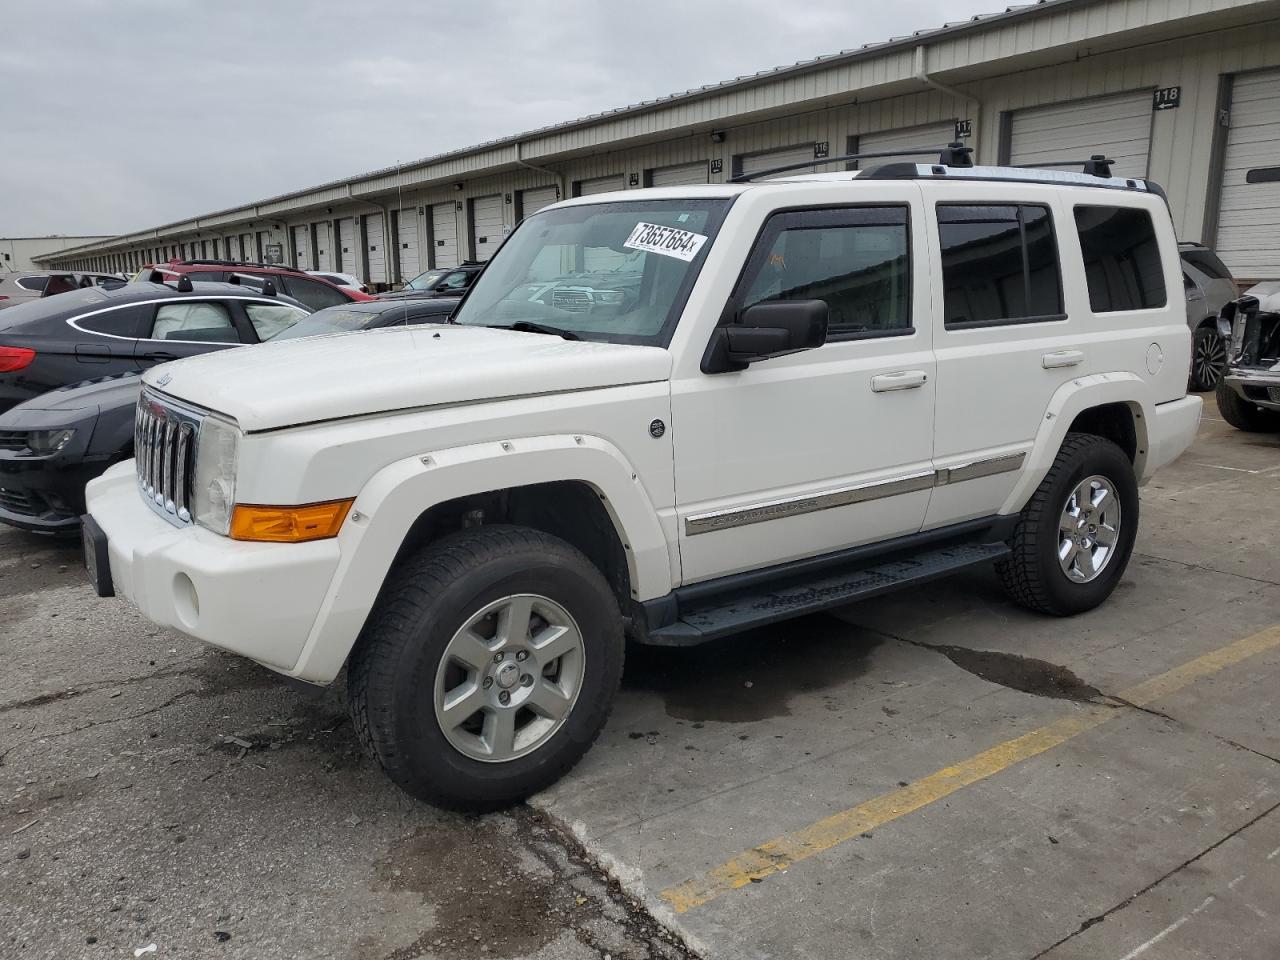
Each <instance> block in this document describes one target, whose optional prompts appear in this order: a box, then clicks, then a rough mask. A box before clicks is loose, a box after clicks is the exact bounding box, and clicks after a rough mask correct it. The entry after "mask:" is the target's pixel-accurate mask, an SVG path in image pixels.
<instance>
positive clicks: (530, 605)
mask: <svg viewBox="0 0 1280 960" xmlns="http://www.w3.org/2000/svg"><path fill="white" fill-rule="evenodd" d="M623 650H624V642H623V635H622V618H621V616H620V615H619V611H618V601H617V599H616V597H615V596H614V593H613V591H612V590H611V589H610V587H609V584H608V583H607V582H606V581H605V578H604V577H603V576H602V575H601V573H600V571H599V570H598V569H597V568H596V567H595V565H594V564H592V563H591V561H590V560H588V559H587V558H586V557H585V556H584V555H583V554H582V553H580V552H579V551H578V550H576V549H574V548H573V547H572V546H570V545H569V544H567V543H565V542H564V541H563V540H560V539H558V538H557V537H553V536H550V535H549V534H545V533H542V532H540V531H537V530H530V529H526V528H522V527H512V526H490V527H477V528H474V529H470V530H465V531H462V532H460V533H457V534H454V535H452V536H449V537H446V538H444V539H442V540H440V541H438V542H437V543H433V544H430V545H428V546H426V547H424V548H422V549H421V550H419V551H418V552H416V553H414V554H411V555H410V556H408V557H406V558H405V559H403V560H402V561H401V562H400V563H399V564H397V565H396V566H395V567H394V568H393V569H392V571H391V572H390V574H388V576H387V582H386V584H385V585H384V586H383V589H382V593H381V594H380V595H379V598H378V601H377V603H376V604H375V606H374V609H373V610H372V612H371V613H370V614H369V618H368V620H367V622H366V623H365V626H364V629H363V630H362V631H361V633H360V638H359V640H358V641H357V642H356V647H355V650H354V651H353V653H352V655H351V662H350V672H349V678H348V690H349V698H350V708H351V717H352V722H353V724H354V726H355V728H356V731H357V733H358V734H359V736H360V740H361V743H362V744H363V745H364V747H365V749H366V750H367V751H368V753H369V754H370V755H371V756H372V757H373V758H374V759H375V760H377V761H378V763H379V764H380V765H381V766H382V769H383V770H384V771H385V772H386V773H387V775H388V776H389V777H390V778H391V779H392V780H393V781H394V782H395V783H396V784H397V785H398V786H399V787H400V788H401V789H403V790H404V791H405V792H407V793H409V794H412V795H413V796H415V797H417V798H419V799H421V800H425V801H427V802H429V803H433V804H437V805H439V806H442V807H448V808H451V809H455V810H464V811H472V812H480V811H485V810H494V809H498V808H500V807H504V806H508V805H510V804H512V803H515V802H517V801H519V800H522V799H524V798H525V797H527V796H528V795H529V794H531V793H535V792H536V791H538V790H541V789H543V788H545V787H547V786H550V785H551V784H552V783H554V782H555V781H556V780H558V779H560V777H562V776H564V774H565V773H567V772H568V771H569V769H570V768H571V767H573V765H574V764H575V763H577V761H578V760H579V759H580V758H581V757H582V755H583V754H584V753H586V751H587V749H588V748H589V747H590V746H591V744H592V743H593V742H594V741H595V739H596V736H597V735H598V734H599V732H600V730H601V729H602V728H603V727H604V724H605V720H606V719H607V718H608V715H609V711H610V709H611V707H612V705H613V698H614V695H615V694H616V693H617V690H618V684H619V681H620V680H621V678H622V662H623ZM499 698H501V700H500V699H499Z"/></svg>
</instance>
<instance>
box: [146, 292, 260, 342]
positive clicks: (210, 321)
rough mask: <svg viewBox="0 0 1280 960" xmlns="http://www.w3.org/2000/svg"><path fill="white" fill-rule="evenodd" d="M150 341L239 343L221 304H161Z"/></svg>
mask: <svg viewBox="0 0 1280 960" xmlns="http://www.w3.org/2000/svg"><path fill="white" fill-rule="evenodd" d="M151 339H152V340H187V341H193V342H197V343H239V342H240V338H239V337H238V336H237V335H236V328H235V326H234V325H233V324H232V323H231V315H230V314H229V313H228V312H227V308H226V307H225V306H223V305H222V304H220V303H198V302H197V303H164V304H161V305H160V307H159V308H158V309H157V310H156V319H155V324H154V326H153V327H152V329H151Z"/></svg>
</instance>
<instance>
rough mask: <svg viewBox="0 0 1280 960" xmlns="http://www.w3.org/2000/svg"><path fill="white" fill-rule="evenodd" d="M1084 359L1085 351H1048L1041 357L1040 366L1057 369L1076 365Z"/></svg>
mask: <svg viewBox="0 0 1280 960" xmlns="http://www.w3.org/2000/svg"><path fill="white" fill-rule="evenodd" d="M1083 360H1084V353H1082V352H1081V351H1079V350H1059V351H1058V352H1057V353H1046V354H1045V355H1044V356H1043V357H1041V358H1040V366H1042V367H1044V368H1045V369H1046V370H1055V369H1057V368H1058V367H1074V366H1075V365H1076V364H1078V363H1081V362H1083Z"/></svg>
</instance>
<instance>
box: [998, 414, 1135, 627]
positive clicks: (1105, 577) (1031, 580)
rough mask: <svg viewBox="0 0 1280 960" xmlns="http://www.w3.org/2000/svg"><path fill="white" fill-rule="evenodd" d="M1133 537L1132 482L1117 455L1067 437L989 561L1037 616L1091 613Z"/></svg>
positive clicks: (1078, 436)
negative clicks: (1000, 552)
mask: <svg viewBox="0 0 1280 960" xmlns="http://www.w3.org/2000/svg"><path fill="white" fill-rule="evenodd" d="M1137 532H1138V482H1137V478H1136V477H1135V476H1134V472H1133V464H1132V463H1130V462H1129V458H1128V457H1127V456H1126V455H1125V453H1124V451H1123V450H1121V449H1120V448H1119V447H1118V446H1116V445H1115V444H1114V443H1112V442H1111V441H1110V440H1107V439H1105V438H1103V437H1098V436H1094V435H1093V434H1088V433H1069V434H1067V437H1066V439H1065V440H1064V441H1063V442H1062V447H1061V449H1059V451H1058V456H1057V458H1056V459H1055V460H1054V461H1053V466H1051V467H1050V468H1049V472H1048V473H1047V474H1046V475H1045V478H1044V480H1043V481H1041V483H1040V486H1039V487H1037V488H1036V492H1035V493H1034V494H1032V496H1031V499H1030V500H1029V501H1028V502H1027V505H1026V506H1025V507H1023V508H1022V513H1021V515H1020V516H1019V518H1018V524H1017V526H1016V527H1015V528H1014V533H1013V538H1012V539H1011V540H1010V542H1009V545H1010V547H1011V548H1012V550H1013V552H1012V553H1011V554H1010V555H1009V556H1007V557H1005V558H1003V559H1001V560H999V561H997V563H996V571H997V572H998V573H999V574H1000V579H1001V580H1002V581H1003V582H1004V588H1005V592H1006V593H1008V595H1009V596H1010V597H1011V598H1012V599H1013V600H1014V601H1016V602H1017V603H1019V604H1021V605H1022V606H1024V607H1027V608H1029V609H1031V610H1036V611H1038V612H1040V613H1047V614H1051V615H1053V616H1058V617H1065V616H1070V615H1072V614H1076V613H1083V612H1084V611H1086V610H1092V609H1093V608H1094V607H1096V606H1098V605H1099V604H1100V603H1102V602H1103V601H1104V600H1106V599H1107V597H1109V596H1110V595H1111V591H1113V590H1114V589H1115V588H1116V584H1118V583H1119V582H1120V578H1121V577H1122V576H1123V575H1124V570H1125V567H1126V566H1127V565H1128V563H1129V556H1130V555H1131V554H1132V553H1133V543H1134V540H1135V539H1136V537H1137Z"/></svg>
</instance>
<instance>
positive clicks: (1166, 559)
mask: <svg viewBox="0 0 1280 960" xmlns="http://www.w3.org/2000/svg"><path fill="white" fill-rule="evenodd" d="M1134 556H1135V557H1146V558H1147V559H1148V560H1159V561H1160V562H1161V563H1176V564H1177V565H1178V566H1180V567H1186V568H1187V569H1189V570H1202V571H1204V572H1205V573H1216V574H1218V575H1219V576H1223V577H1238V578H1239V579H1241V580H1248V581H1249V582H1250V583H1262V584H1266V585H1267V586H1271V587H1280V581H1278V580H1268V579H1266V578H1265V577H1251V576H1249V575H1248V574H1246V573H1236V572H1234V571H1232V570H1215V569H1214V568H1213V567H1206V566H1203V565H1202V564H1199V563H1189V562H1187V561H1186V560H1174V559H1172V558H1171V557H1162V556H1159V555H1158V554H1154V553H1136V552H1135V553H1134Z"/></svg>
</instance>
